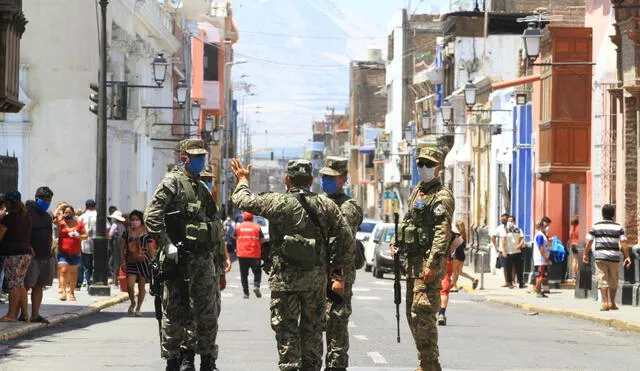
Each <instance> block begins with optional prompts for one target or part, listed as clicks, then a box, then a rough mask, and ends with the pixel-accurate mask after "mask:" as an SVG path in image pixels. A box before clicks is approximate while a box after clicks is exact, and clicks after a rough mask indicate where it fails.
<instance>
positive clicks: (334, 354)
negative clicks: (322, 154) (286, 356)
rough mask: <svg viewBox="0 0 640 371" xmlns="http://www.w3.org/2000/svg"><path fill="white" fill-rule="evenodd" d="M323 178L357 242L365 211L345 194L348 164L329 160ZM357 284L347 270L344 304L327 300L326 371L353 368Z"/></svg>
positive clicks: (353, 271)
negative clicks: (350, 328) (351, 328)
mask: <svg viewBox="0 0 640 371" xmlns="http://www.w3.org/2000/svg"><path fill="white" fill-rule="evenodd" d="M320 176H321V178H320V186H321V187H322V190H323V191H324V192H325V193H326V194H327V197H329V198H330V199H331V200H332V201H333V202H335V203H336V205H338V207H340V212H341V213H342V216H344V218H345V221H346V222H347V224H349V227H351V234H352V236H353V237H354V238H355V235H356V232H357V231H358V227H359V226H360V224H361V223H362V209H361V208H360V206H358V203H357V202H356V201H355V200H353V199H351V198H350V197H349V196H347V195H346V194H345V193H344V190H343V186H344V184H345V183H346V182H347V160H346V159H344V158H341V157H333V156H328V157H327V158H326V159H325V163H324V167H323V168H322V169H320ZM354 252H355V249H354ZM355 280H356V269H355V266H354V265H352V266H350V267H347V268H345V270H344V281H345V282H344V300H343V302H342V303H340V304H338V303H336V302H334V301H332V300H327V328H326V340H327V356H326V357H325V363H326V368H325V370H327V371H346V369H347V367H348V366H349V354H348V351H349V331H348V325H349V316H350V315H351V297H352V295H353V292H352V287H353V283H354V281H355Z"/></svg>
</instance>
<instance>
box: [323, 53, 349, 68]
mask: <svg viewBox="0 0 640 371" xmlns="http://www.w3.org/2000/svg"><path fill="white" fill-rule="evenodd" d="M320 54H321V55H322V56H324V57H326V58H327V59H330V60H332V61H334V62H337V63H339V64H344V65H345V66H348V65H349V62H351V58H349V56H348V55H344V54H336V53H330V52H323V53H320Z"/></svg>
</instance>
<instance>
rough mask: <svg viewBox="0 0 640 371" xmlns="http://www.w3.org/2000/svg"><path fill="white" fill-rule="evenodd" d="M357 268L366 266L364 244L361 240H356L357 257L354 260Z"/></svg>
mask: <svg viewBox="0 0 640 371" xmlns="http://www.w3.org/2000/svg"><path fill="white" fill-rule="evenodd" d="M354 265H355V267H356V269H361V268H362V267H364V245H363V244H362V242H361V241H360V240H356V258H355V260H354Z"/></svg>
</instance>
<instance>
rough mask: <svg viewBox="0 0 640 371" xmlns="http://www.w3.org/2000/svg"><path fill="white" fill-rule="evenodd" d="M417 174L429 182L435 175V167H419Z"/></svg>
mask: <svg viewBox="0 0 640 371" xmlns="http://www.w3.org/2000/svg"><path fill="white" fill-rule="evenodd" d="M418 174H420V179H421V180H422V181H423V182H430V181H432V180H433V179H435V177H436V168H435V167H432V168H428V167H419V168H418Z"/></svg>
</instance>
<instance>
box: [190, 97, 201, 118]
mask: <svg viewBox="0 0 640 371" xmlns="http://www.w3.org/2000/svg"><path fill="white" fill-rule="evenodd" d="M201 108H202V106H200V102H198V101H197V100H196V101H195V102H193V104H191V120H192V121H193V122H198V121H200V109H201Z"/></svg>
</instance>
